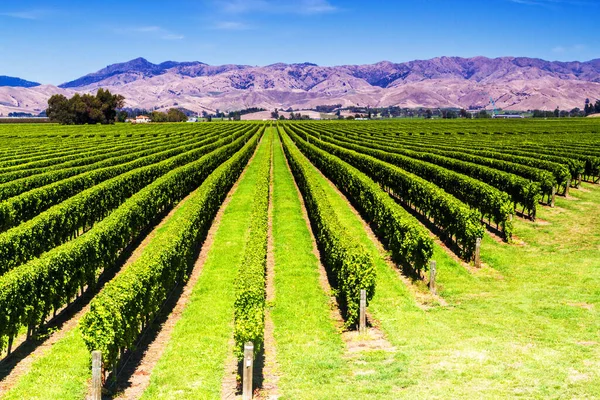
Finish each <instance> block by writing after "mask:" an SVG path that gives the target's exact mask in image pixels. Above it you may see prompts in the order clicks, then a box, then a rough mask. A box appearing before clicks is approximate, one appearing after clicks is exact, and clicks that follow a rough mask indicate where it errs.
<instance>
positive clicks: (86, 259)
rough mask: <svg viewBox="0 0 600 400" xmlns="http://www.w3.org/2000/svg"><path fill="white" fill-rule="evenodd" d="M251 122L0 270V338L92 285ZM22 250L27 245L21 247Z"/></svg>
mask: <svg viewBox="0 0 600 400" xmlns="http://www.w3.org/2000/svg"><path fill="white" fill-rule="evenodd" d="M254 127H255V129H253V130H252V131H251V132H249V133H247V134H246V135H244V136H242V137H240V138H238V139H237V140H234V141H233V142H231V143H230V144H225V145H223V144H221V145H220V146H217V148H216V150H214V151H213V152H212V153H209V154H206V155H204V156H202V157H200V158H197V157H196V159H195V161H192V162H190V163H188V164H186V165H183V166H181V167H178V168H175V169H173V170H172V171H170V172H169V173H167V174H165V175H164V176H163V177H161V178H159V179H157V180H156V181H154V182H152V183H151V184H149V185H147V186H146V187H145V188H143V189H142V190H141V191H139V192H138V193H136V194H135V195H133V196H131V197H130V198H129V199H128V200H127V201H125V202H124V203H123V204H122V205H121V206H120V207H119V208H118V209H116V210H115V211H114V212H112V213H111V214H110V215H109V216H108V217H107V218H105V219H104V220H102V221H101V222H100V223H98V224H96V225H95V226H94V227H93V228H92V229H91V230H90V231H88V232H86V233H85V234H84V235H81V236H79V237H78V238H76V239H74V240H71V241H70V242H67V243H65V244H64V245H61V246H58V247H55V248H54V249H52V250H51V251H48V252H47V253H44V254H43V255H42V256H40V257H39V258H36V259H34V260H32V261H30V262H28V263H26V264H23V265H20V266H18V267H16V268H14V269H12V270H11V271H9V272H7V273H6V274H4V275H2V276H0V342H1V341H3V340H4V339H6V338H7V337H8V338H10V337H14V336H15V335H16V334H17V332H18V330H19V329H20V328H21V327H22V326H37V325H40V324H41V323H42V322H43V321H45V319H46V317H47V316H48V315H49V314H50V313H51V311H52V310H53V309H54V310H56V309H59V308H60V307H61V306H63V305H64V304H67V303H68V302H69V301H70V299H71V298H73V296H74V295H75V294H76V293H77V291H78V288H80V287H83V286H85V285H92V286H93V285H94V284H95V282H96V278H97V276H98V274H99V273H100V272H101V271H102V270H103V269H105V268H109V267H111V266H113V265H114V262H115V261H116V259H117V257H118V256H119V254H120V253H121V251H122V250H123V249H124V248H125V247H126V246H127V245H128V244H129V243H130V242H131V240H132V239H133V238H135V237H136V236H137V235H139V233H140V232H142V231H143V230H144V229H145V228H146V227H148V226H149V224H150V223H151V222H152V221H153V220H154V219H155V218H156V215H158V214H160V213H161V212H164V211H165V210H167V209H168V208H170V207H171V206H172V205H173V203H174V202H175V201H177V200H179V199H181V198H183V197H184V196H185V195H187V193H189V192H190V191H192V190H193V189H195V188H196V187H197V186H198V185H199V184H200V183H201V182H202V181H204V179H205V178H206V177H207V176H208V175H209V174H210V173H211V172H212V171H213V170H214V169H215V168H216V167H217V166H219V165H220V164H222V163H223V162H224V161H225V160H227V159H228V158H229V157H230V156H232V155H233V154H234V153H235V152H236V151H237V150H239V149H240V148H241V147H243V145H244V143H245V142H246V141H247V140H248V139H250V138H251V137H252V136H254V135H255V132H256V128H257V127H258V126H257V125H254ZM56 229H58V227H57V228H56ZM44 233H48V232H44ZM38 238H39V236H38ZM38 240H39V239H38ZM19 243H21V242H16V245H17V247H15V248H17V249H19V250H20V249H21V247H24V246H23V245H20V246H19ZM26 252H30V250H27V251H22V253H26ZM146 301H150V299H146ZM2 345H3V343H0V346H2Z"/></svg>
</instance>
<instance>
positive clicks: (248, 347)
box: [242, 342, 254, 400]
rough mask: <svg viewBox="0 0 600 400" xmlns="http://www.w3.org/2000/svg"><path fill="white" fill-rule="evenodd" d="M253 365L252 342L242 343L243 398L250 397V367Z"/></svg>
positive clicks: (247, 399)
mask: <svg viewBox="0 0 600 400" xmlns="http://www.w3.org/2000/svg"><path fill="white" fill-rule="evenodd" d="M253 367H254V344H253V343H252V342H248V343H246V344H245V345H244V377H243V381H242V385H243V395H242V398H243V400H251V399H252V369H253Z"/></svg>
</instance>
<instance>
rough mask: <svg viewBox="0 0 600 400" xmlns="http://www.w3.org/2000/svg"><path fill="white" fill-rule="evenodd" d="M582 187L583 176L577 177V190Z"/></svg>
mask: <svg viewBox="0 0 600 400" xmlns="http://www.w3.org/2000/svg"><path fill="white" fill-rule="evenodd" d="M580 186H581V174H579V175H577V189H579V187H580Z"/></svg>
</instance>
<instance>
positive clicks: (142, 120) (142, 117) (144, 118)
mask: <svg viewBox="0 0 600 400" xmlns="http://www.w3.org/2000/svg"><path fill="white" fill-rule="evenodd" d="M133 122H134V123H136V124H147V123H148V122H150V117H149V116H147V115H138V116H137V117H135V120H134V121H133Z"/></svg>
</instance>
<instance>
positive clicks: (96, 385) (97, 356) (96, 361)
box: [91, 350, 102, 400]
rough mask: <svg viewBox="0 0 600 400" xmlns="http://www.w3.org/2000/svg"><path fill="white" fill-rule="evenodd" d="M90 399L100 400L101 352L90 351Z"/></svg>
mask: <svg viewBox="0 0 600 400" xmlns="http://www.w3.org/2000/svg"><path fill="white" fill-rule="evenodd" d="M91 400H102V352H101V351H98V350H96V351H93V352H92V397H91Z"/></svg>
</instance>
